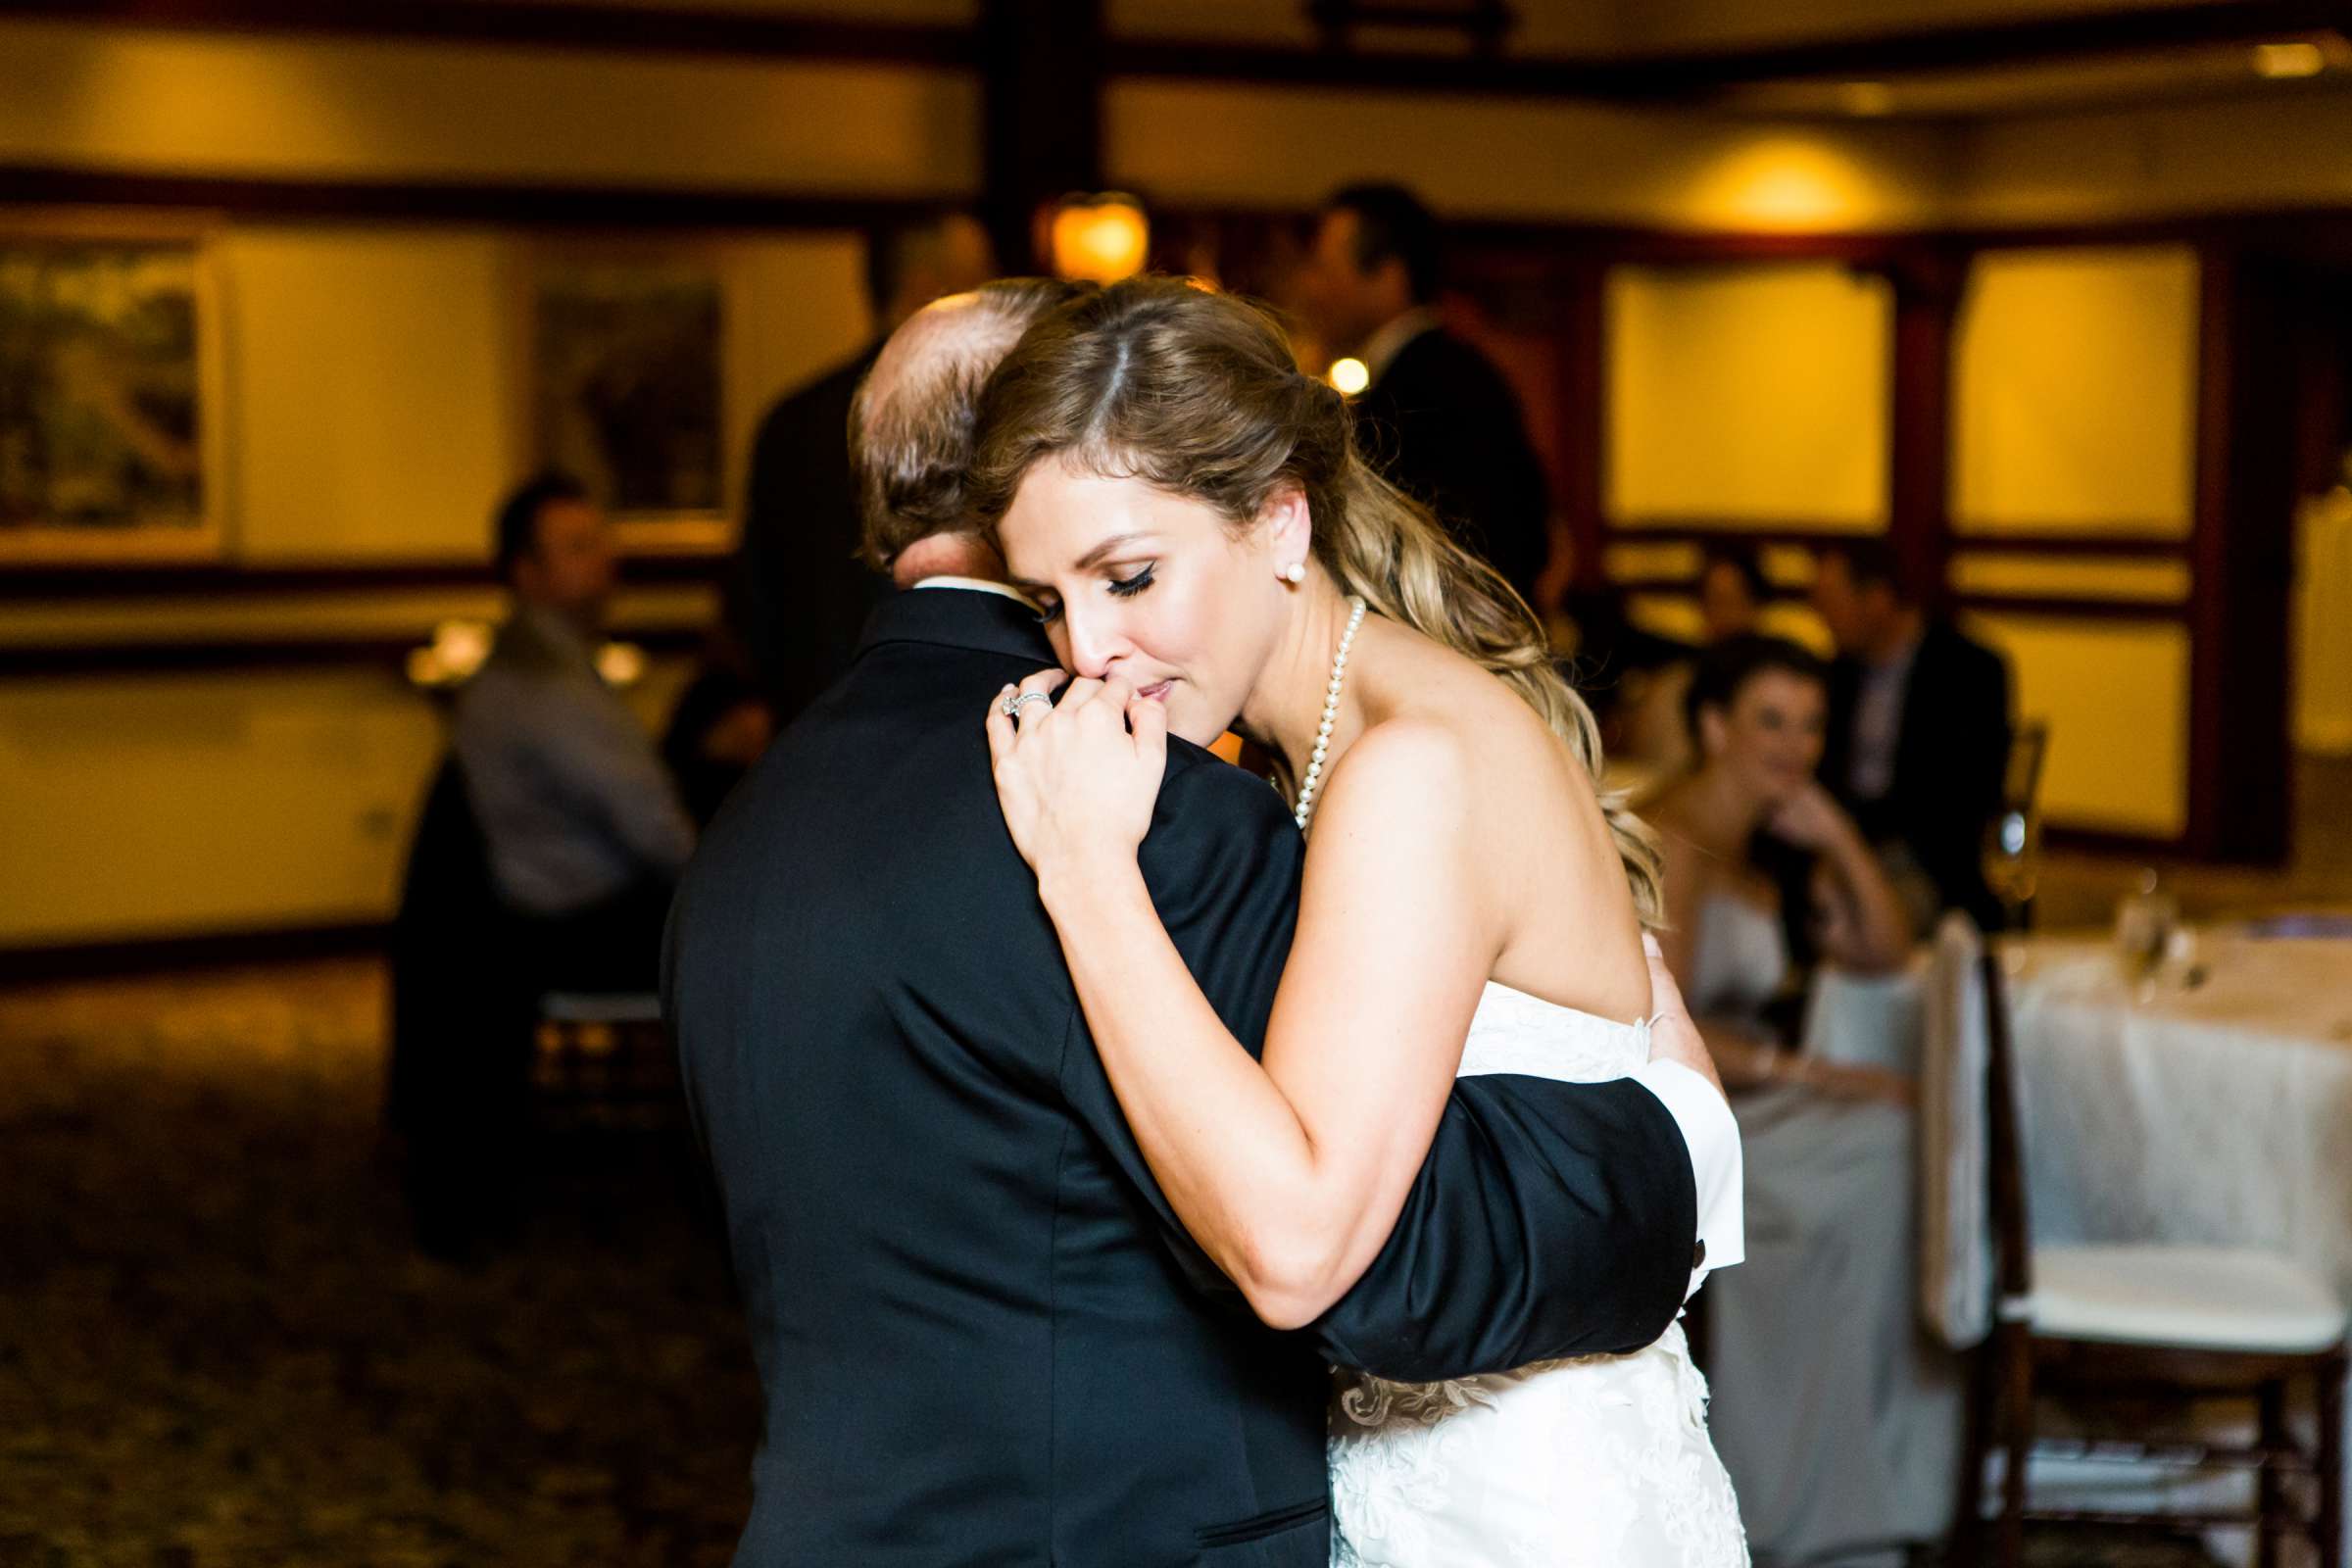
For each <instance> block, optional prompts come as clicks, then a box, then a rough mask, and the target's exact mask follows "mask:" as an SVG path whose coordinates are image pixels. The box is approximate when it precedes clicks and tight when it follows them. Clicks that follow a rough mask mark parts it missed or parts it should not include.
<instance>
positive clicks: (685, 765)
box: [662, 636, 776, 830]
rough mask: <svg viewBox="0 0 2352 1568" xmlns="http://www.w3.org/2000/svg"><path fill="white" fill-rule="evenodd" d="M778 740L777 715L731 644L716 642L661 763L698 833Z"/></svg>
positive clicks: (686, 696)
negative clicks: (762, 755) (730, 792)
mask: <svg viewBox="0 0 2352 1568" xmlns="http://www.w3.org/2000/svg"><path fill="white" fill-rule="evenodd" d="M775 738H776V713H775V710H774V709H772V708H770V707H769V706H768V704H767V699H766V697H765V696H763V695H762V694H761V693H760V688H759V685H758V684H757V683H756V682H755V681H754V680H753V679H752V676H751V672H750V671H749V670H748V669H747V668H746V667H745V665H744V661H743V656H742V653H741V651H740V650H739V649H738V648H737V647H736V646H735V645H734V643H733V641H732V640H731V639H728V638H726V637H724V636H719V637H714V638H713V639H712V640H711V646H710V647H709V648H707V649H706V650H705V652H704V655H703V663H702V668H701V669H700V670H698V671H697V672H696V674H695V677H694V679H693V680H692V681H690V682H688V683H687V687H686V690H685V691H684V692H682V693H680V694H679V696H678V701H677V706H676V707H674V708H672V709H671V710H670V711H669V726H668V728H666V729H664V730H663V731H662V761H663V762H665V763H667V764H668V766H669V772H670V777H671V778H672V779H673V780H675V781H676V783H677V786H678V799H679V800H680V801H681V802H682V803H683V804H684V805H685V808H686V814H687V815H689V816H691V817H693V818H694V825H695V827H696V828H697V829H698V830H699V829H701V828H706V827H709V826H710V825H711V818H712V817H713V816H716V815H717V814H718V809H719V807H720V805H722V804H723V803H724V802H725V800H726V798H727V794H728V792H729V791H731V790H733V789H734V788H735V786H736V785H737V784H739V783H741V782H742V780H743V775H744V774H746V773H748V772H750V771H751V768H752V764H753V763H754V762H757V761H758V760H760V754H761V753H762V752H764V751H766V750H767V743H768V742H769V741H772V740H774V739H775Z"/></svg>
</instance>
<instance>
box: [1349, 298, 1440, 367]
mask: <svg viewBox="0 0 2352 1568" xmlns="http://www.w3.org/2000/svg"><path fill="white" fill-rule="evenodd" d="M1437 329H1438V313H1437V312H1436V311H1434V310H1431V309H1430V308H1429V307H1428V306H1426V305H1416V306H1414V307H1413V308H1412V309H1411V310H1409V311H1407V312H1405V313H1404V314H1403V315H1402V316H1399V317H1397V318H1396V319H1394V320H1392V321H1390V322H1389V324H1388V325H1386V326H1384V327H1382V328H1381V329H1380V330H1379V331H1377V332H1375V333H1373V334H1372V335H1371V336H1370V337H1369V338H1366V339H1365V340H1364V352H1363V354H1362V356H1361V358H1362V360H1363V362H1364V368H1365V369H1366V370H1368V371H1370V372H1371V376H1372V379H1373V380H1375V381H1377V380H1379V379H1380V378H1381V377H1382V376H1384V375H1386V374H1388V373H1389V367H1390V366H1392V365H1394V364H1396V363H1397V355H1399V354H1402V353H1403V352H1404V347H1405V345H1406V344H1408V343H1410V342H1412V340H1413V339H1415V338H1417V337H1419V336H1420V335H1421V334H1422V333H1424V332H1434V331H1436V330H1437Z"/></svg>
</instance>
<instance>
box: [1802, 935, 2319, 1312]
mask: <svg viewBox="0 0 2352 1568" xmlns="http://www.w3.org/2000/svg"><path fill="white" fill-rule="evenodd" d="M2004 953H2005V954H2006V955H2007V956H2008V965H2009V1005H2010V1015H2011V1019H2012V1025H2013V1033H2014V1038H2015V1041H2016V1054H2017V1065H2018V1077H2019V1098H2020V1100H2021V1101H2022V1102H2023V1103H2024V1107H2025V1133H2026V1178H2027V1201H2028V1203H2029V1205H2030V1208H2029V1217H2030V1219H2031V1222H2032V1224H2033V1227H2034V1238H2035V1240H2037V1241H2043V1242H2193V1243H2212V1244H2220V1245H2229V1246H2259V1247H2271V1248H2276V1249H2278V1250H2280V1251H2283V1252H2286V1253H2288V1254H2290V1255H2292V1256H2294V1257H2296V1258H2299V1259H2301V1260H2302V1261H2304V1262H2306V1263H2309V1264H2311V1265H2312V1266H2314V1267H2316V1268H2318V1269H2320V1270H2322V1271H2323V1272H2324V1273H2326V1274H2327V1277H2328V1278H2330V1279H2332V1280H2334V1281H2335V1282H2336V1284H2337V1286H2338V1287H2339V1288H2340V1289H2342V1290H2343V1291H2344V1292H2345V1293H2346V1294H2347V1296H2352V940H2344V939H2302V940H2254V939H2251V938H2248V937H2244V936H2234V935H2230V934H2228V933H2215V932H2206V933H2204V934H2203V935H2202V937H2201V939H2200V941H2199V944H2198V951H2197V955H2196V957H2195V960H2194V962H2193V964H2191V965H2189V966H2187V968H2186V969H2185V970H2182V969H2178V968H2177V969H2176V970H2175V971H2174V972H2172V973H2170V974H2168V975H2167V976H2166V977H2164V978H2163V979H2161V980H2159V981H2158V982H2157V984H2156V986H2155V987H2154V989H2153V991H2152V993H2150V994H2147V995H2144V996H2141V995H2136V994H2135V989H2134V988H2133V987H2131V986H2128V985H2127V984H2126V983H2125V982H2124V980H2123V977H2122V975H2121V973H2120V971H2119V970H2118V968H2117V965H2116V960H2115V955H2114V949H2113V947H2112V946H2111V945H2110V944H2109V943H2108V942H2107V941H2105V940H2104V939H2102V938H2075V937H2034V938H2024V939H2012V940H2011V941H2010V942H2008V943H2006V944H2004ZM2198 970H2201V971H2202V974H2201V975H2200V976H2199V977H2198V978H2199V979H2200V983H2198V984H2196V985H2194V986H2191V985H2189V984H2187V983H2186V981H2187V978H2188V976H2189V974H2190V973H2191V972H2194V971H2198ZM1920 1024H1921V1020H1920V1013H1919V998H1918V989H1917V977H1916V974H1913V975H1900V976H1894V977H1890V978H1884V979H1860V978H1856V977H1853V976H1848V975H1839V974H1835V973H1830V974H1825V975H1823V976H1822V978H1821V980H1820V982H1819V984H1818V987H1817V990H1816V995H1815V998H1814V1005H1813V1008H1812V1012H1811V1016H1810V1017H1809V1019H1808V1022H1807V1027H1806V1034H1807V1039H1808V1042H1809V1044H1810V1045H1811V1047H1812V1049H1813V1050H1815V1051H1817V1052H1819V1053H1820V1054H1823V1055H1825V1056H1829V1057H1831V1058H1833V1059H1838V1060H1845V1061H1872V1062H1876V1063H1879V1064H1881V1065H1886V1066H1892V1067H1895V1068H1898V1069H1900V1070H1904V1071H1909V1070H1912V1069H1913V1067H1914V1066H1915V1065H1916V1063H1917V1060H1918V1049H1919V1047H1918V1040H1919V1029H1920Z"/></svg>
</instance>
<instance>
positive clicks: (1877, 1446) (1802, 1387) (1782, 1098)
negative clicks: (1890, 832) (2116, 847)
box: [1649, 635, 1959, 1568]
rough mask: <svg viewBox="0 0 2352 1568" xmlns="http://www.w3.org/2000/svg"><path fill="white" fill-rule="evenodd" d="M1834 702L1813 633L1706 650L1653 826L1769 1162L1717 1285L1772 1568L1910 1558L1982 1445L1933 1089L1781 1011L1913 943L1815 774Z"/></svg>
mask: <svg viewBox="0 0 2352 1568" xmlns="http://www.w3.org/2000/svg"><path fill="white" fill-rule="evenodd" d="M1827 701H1828V699H1827V685H1826V676H1825V672H1824V670H1823V668H1822V665H1821V663H1820V662H1819V661H1818V660H1816V659H1814V658H1813V657H1812V656H1811V655H1810V654H1808V653H1806V652H1805V651H1804V650H1803V649H1801V648H1799V647H1797V646H1796V645H1794V644H1793V643H1788V642H1783V641H1781V640H1780V639H1778V638H1770V637H1759V636H1752V635H1751V636H1744V637H1735V638H1732V639H1730V640H1729V641H1726V642H1722V643H1719V644H1717V645H1716V646H1715V647H1713V648H1711V649H1709V650H1707V651H1706V652H1705V653H1704V654H1702V655H1700V657H1699V659H1698V662H1697V666H1696V669H1695V672H1694V674H1693V676H1692V679H1691V692H1690V698H1689V712H1690V719H1691V729H1692V731H1693V740H1694V743H1695V745H1696V747H1697V751H1698V756H1699V758H1700V761H1699V765H1698V766H1697V768H1696V769H1695V771H1693V772H1692V773H1691V775H1690V776H1689V777H1688V778H1686V779H1685V780H1683V781H1682V782H1681V783H1680V784H1678V785H1676V786H1674V787H1672V788H1671V789H1669V790H1668V791H1667V792H1666V793H1665V794H1664V795H1663V796H1661V797H1660V798H1659V800H1658V802H1657V804H1656V806H1655V807H1654V808H1652V809H1651V811H1650V813H1649V814H1650V817H1651V820H1652V821H1653V822H1654V823H1655V824H1656V825H1657V827H1658V828H1659V830H1660V832H1661V833H1662V835H1663V837H1664V840H1665V873H1666V913H1667V919H1668V931H1667V933H1666V934H1665V935H1664V936H1663V937H1662V938H1661V940H1662V941H1663V943H1664V945H1665V947H1666V952H1667V957H1668V960H1669V962H1671V963H1672V964H1673V965H1674V966H1675V972H1676V973H1677V974H1679V975H1683V976H1686V977H1687V980H1686V985H1685V990H1686V992H1687V993H1688V995H1689V998H1690V1002H1691V1011H1692V1013H1693V1014H1694V1015H1695V1016H1697V1018H1698V1020H1699V1029H1700V1032H1701V1034H1702V1035H1704V1036H1705V1038H1706V1041H1707V1045H1708V1048H1709V1050H1710V1051H1712V1052H1713V1053H1714V1055H1715V1060H1716V1064H1717V1067H1718V1068H1719V1069H1720V1071H1721V1072H1722V1075H1723V1079H1724V1082H1725V1084H1726V1085H1727V1086H1730V1087H1731V1088H1732V1089H1733V1091H1734V1096H1733V1102H1732V1108H1733V1113H1734V1114H1735V1115H1736V1116H1738V1117H1739V1120H1740V1136H1741V1141H1742V1143H1743V1145H1744V1147H1745V1151H1746V1160H1747V1168H1746V1177H1747V1186H1746V1197H1747V1221H1748V1248H1747V1262H1746V1264H1745V1265H1744V1266H1743V1267H1741V1268H1739V1269H1734V1270H1731V1271H1730V1273H1729V1274H1727V1276H1726V1277H1725V1278H1724V1279H1723V1280H1721V1281H1718V1282H1715V1283H1714V1285H1713V1287H1712V1288H1711V1289H1710V1290H1709V1292H1708V1296H1709V1298H1710V1300H1709V1302H1708V1307H1707V1313H1708V1325H1707V1338H1708V1345H1709V1349H1708V1376H1709V1378H1710V1379H1711V1381H1712V1383H1713V1385H1714V1398H1713V1401H1712V1403H1711V1405H1710V1407H1709V1418H1710V1421H1711V1423H1712V1425H1713V1427H1714V1430H1715V1435H1716V1443H1717V1446H1718V1447H1719V1448H1720V1450H1721V1452H1722V1454H1723V1461H1724V1464H1725V1467H1726V1468H1728V1469H1729V1470H1730V1471H1731V1474H1732V1480H1733V1483H1734V1484H1735V1485H1736V1486H1737V1488H1738V1489H1739V1493H1740V1514H1741V1517H1742V1518H1743V1519H1744V1520H1745V1522H1746V1525H1747V1531H1748V1540H1749V1543H1750V1544H1751V1546H1752V1547H1753V1549H1754V1552H1755V1556H1756V1560H1757V1562H1758V1563H1760V1564H1767V1565H1773V1564H1791V1565H1792V1564H1798V1563H1829V1562H1835V1563H1837V1564H1838V1565H1839V1568H1849V1565H1853V1568H1859V1565H1865V1564H1869V1565H1879V1564H1884V1565H1886V1568H1899V1565H1900V1564H1901V1562H1902V1561H1903V1544H1904V1543H1907V1542H1925V1541H1929V1540H1932V1539H1935V1538H1936V1537H1937V1536H1938V1535H1939V1534H1940V1532H1941V1531H1942V1529H1943V1527H1944V1524H1945V1522H1946V1519H1947V1517H1948V1511H1949V1506H1950V1499H1951V1478H1952V1474H1953V1466H1954V1464H1955V1463H1956V1462H1957V1454H1956V1450H1955V1448H1954V1447H1953V1445H1954V1443H1955V1442H1956V1441H1957V1438H1958V1431H1959V1428H1958V1413H1959V1404H1958V1398H1957V1392H1956V1390H1957V1385H1956V1383H1955V1381H1954V1379H1953V1377H1952V1375H1951V1370H1950V1367H1949V1365H1948V1363H1947V1361H1946V1359H1945V1358H1944V1357H1943V1356H1942V1355H1941V1354H1940V1353H1938V1352H1936V1350H1935V1349H1934V1348H1931V1347H1930V1346H1928V1345H1927V1344H1926V1343H1925V1341H1924V1340H1923V1338H1922V1336H1921V1335H1920V1334H1919V1331H1918V1330H1917V1328H1916V1327H1915V1326H1914V1325H1915V1323H1916V1321H1917V1314H1916V1288H1915V1285H1914V1277H1913V1266H1914V1265H1913V1248H1912V1226H1913V1215H1912V1205H1911V1201H1910V1196H1909V1195H1910V1190H1911V1182H1912V1141H1913V1129H1912V1124H1911V1116H1910V1113H1909V1110H1908V1109H1907V1106H1908V1104H1909V1102H1910V1098H1911V1091H1910V1085H1909V1084H1908V1082H1907V1081H1906V1080H1904V1079H1902V1078H1900V1077H1898V1076H1896V1075H1894V1074H1892V1073H1889V1072H1886V1071H1883V1070H1880V1069H1877V1068H1871V1067H1863V1066H1847V1065H1839V1064H1835V1063H1831V1062H1826V1061H1821V1060H1817V1059H1815V1058H1813V1057H1811V1056H1808V1055H1805V1054H1799V1053H1795V1052H1791V1051H1789V1050H1787V1049H1786V1048H1785V1047H1784V1046H1783V1044H1782V1043H1781V1039H1780V1038H1779V1036H1778V1032H1777V1031H1776V1028H1775V1025H1774V1021H1773V1020H1774V1018H1775V1017H1776V1014H1777V1009H1776V1007H1775V1005H1774V1004H1775V1003H1776V1002H1777V1001H1781V1000H1786V999H1789V997H1791V996H1792V994H1793V993H1794V992H1796V991H1797V990H1798V989H1799V982H1800V979H1801V976H1802V975H1803V974H1804V973H1805V971H1806V969H1807V968H1808V967H1809V966H1810V965H1811V964H1812V963H1813V962H1815V961H1817V960H1818V961H1821V962H1827V963H1834V964H1837V965H1839V966H1840V967H1844V968H1849V969H1856V970H1861V971H1864V972H1886V971H1889V970H1892V969H1895V968H1897V967H1899V966H1900V965H1901V964H1902V963H1903V961H1904V959H1905V958H1906V956H1908V953H1909V949H1910V940H1911V933H1910V930H1909V927H1908V925H1907V923H1906V921H1905V918H1904V915H1903V911H1902V908H1901V907H1900V905H1899V903H1898V902H1897V900H1896V898H1895V895H1894V890H1893V889H1892V888H1891V887H1890V886H1889V885H1888V883H1887V878H1886V876H1885V874H1884V873H1883V872H1882V871H1881V869H1880V867H1879V865H1878V862H1877V859H1876V858H1875V857H1874V856H1873V855H1872V853H1871V850H1870V847H1869V846H1868V845H1867V844H1866V843H1865V842H1864V841H1863V838H1862V835H1861V833H1860V831H1859V830H1858V829H1857V828H1856V827H1855V826H1854V824H1853V822H1852V821H1851V820H1850V819H1849V818H1848V817H1847V816H1846V814H1845V812H1844V811H1843V810H1842V809H1839V807H1838V804H1837V802H1836V801H1834V800H1833V799H1832V798H1831V797H1830V794H1829V792H1828V791H1827V790H1825V789H1823V788H1822V786H1821V784H1820V783H1819V782H1818V781H1817V780H1816V779H1815V777H1814V774H1813V768H1814V764H1815V763H1816V762H1817V761H1818V760H1819V759H1820V756H1821V746H1822V732H1823V728H1824V724H1825V711H1826V708H1827ZM1732 1276H1739V1277H1737V1278H1734V1277H1732ZM1825 1326H1826V1327H1825Z"/></svg>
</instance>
